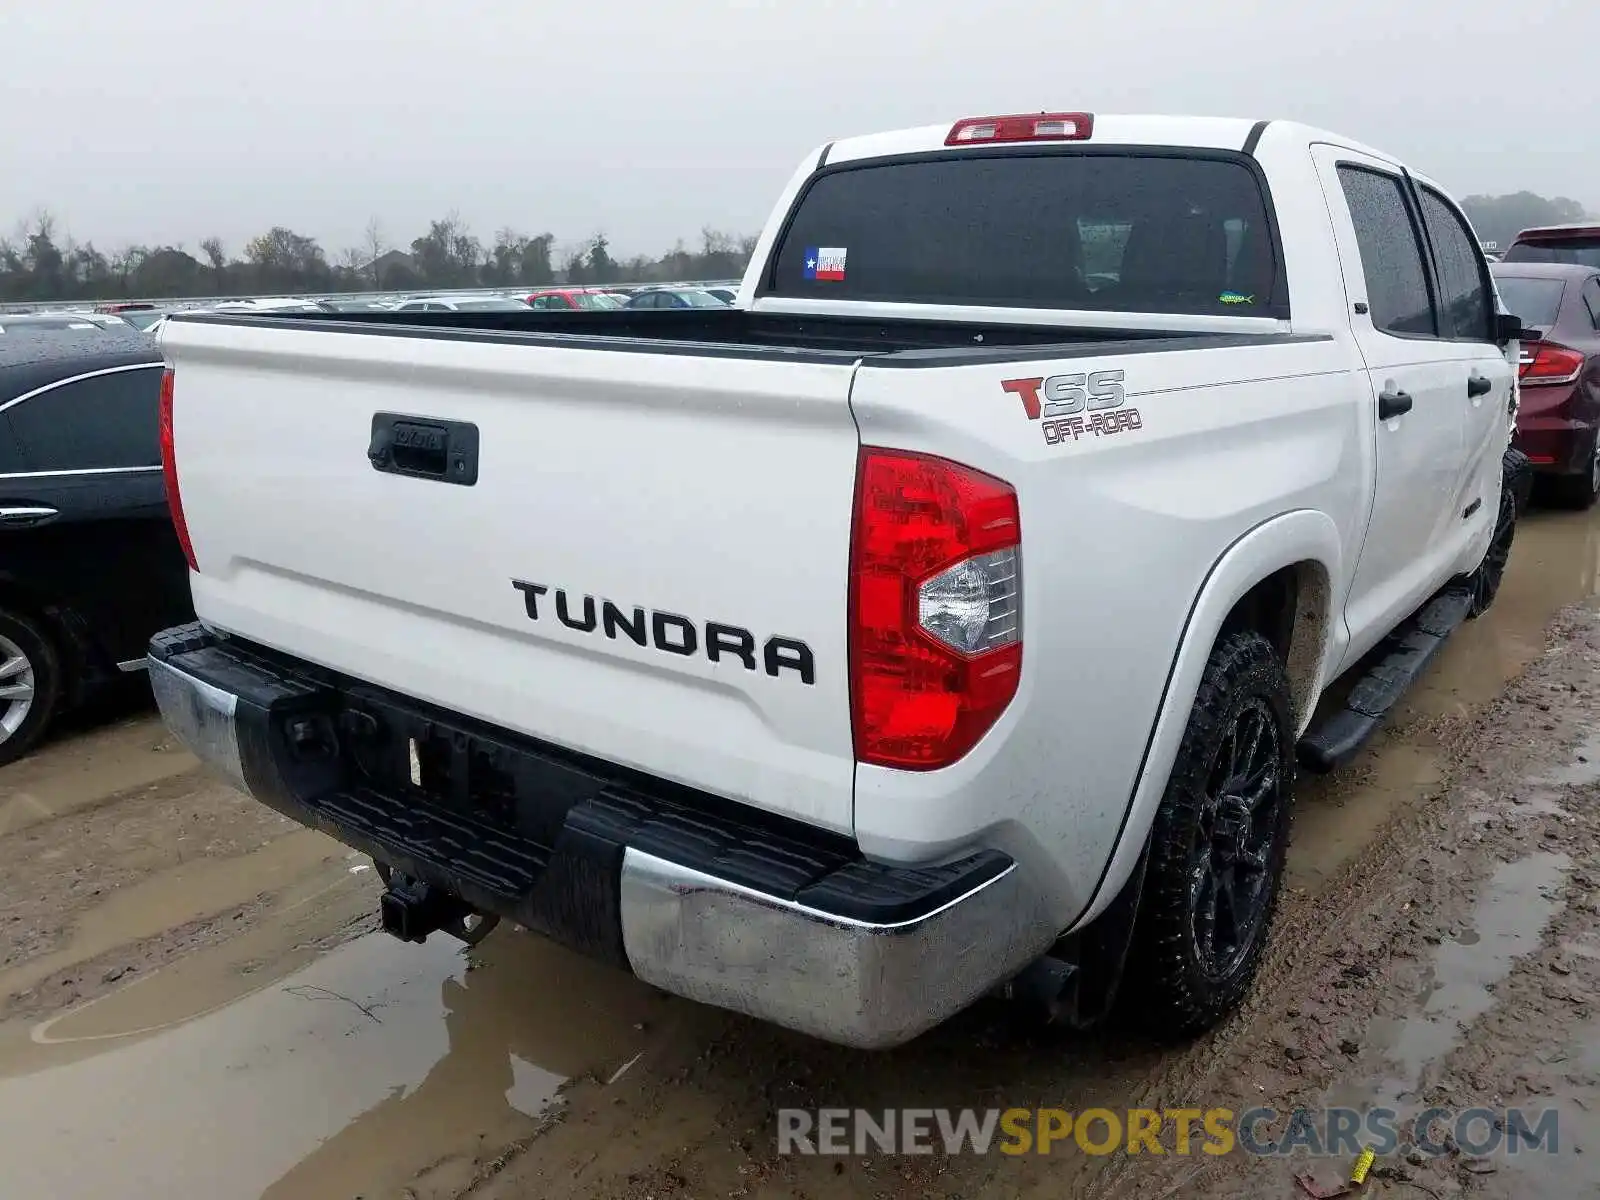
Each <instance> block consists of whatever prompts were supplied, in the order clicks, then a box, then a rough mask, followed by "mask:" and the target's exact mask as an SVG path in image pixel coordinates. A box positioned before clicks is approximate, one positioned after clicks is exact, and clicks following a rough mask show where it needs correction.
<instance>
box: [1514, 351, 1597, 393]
mask: <svg viewBox="0 0 1600 1200" xmlns="http://www.w3.org/2000/svg"><path fill="white" fill-rule="evenodd" d="M1581 370H1583V355H1582V354H1580V353H1579V352H1578V351H1576V350H1568V349H1567V348H1566V347H1565V346H1558V345H1556V344H1555V343H1554V342H1528V343H1526V344H1525V345H1524V346H1523V347H1522V361H1521V363H1520V365H1519V367H1518V371H1517V375H1518V378H1520V379H1521V380H1522V382H1523V383H1524V384H1540V383H1571V382H1572V381H1573V380H1574V379H1576V378H1577V377H1578V372H1579V371H1581Z"/></svg>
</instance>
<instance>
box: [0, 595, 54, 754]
mask: <svg viewBox="0 0 1600 1200" xmlns="http://www.w3.org/2000/svg"><path fill="white" fill-rule="evenodd" d="M19 662H20V663H21V664H22V666H20V667H19V666H18V665H17V664H18V663H19ZM24 688H27V689H29V690H28V693H27V695H26V696H24V695H23V694H22V691H23V689H24ZM60 697H61V656H60V654H59V653H58V652H57V650H56V647H55V643H54V642H52V641H51V640H50V637H49V634H48V633H47V632H46V631H45V629H44V627H43V626H41V625H40V624H39V623H38V622H37V621H36V620H34V619H33V618H31V617H26V616H23V615H22V614H20V613H14V612H9V611H7V610H5V609H0V766H4V765H5V764H6V763H9V762H14V761H15V760H17V759H19V758H21V757H22V756H23V755H24V754H26V753H27V752H28V751H29V750H31V749H33V747H34V745H35V744H36V743H37V742H38V740H39V739H40V737H42V736H43V735H44V731H45V728H46V726H48V725H49V723H50V718H51V716H52V715H53V714H54V712H55V708H56V703H57V701H58V700H59V699H60Z"/></svg>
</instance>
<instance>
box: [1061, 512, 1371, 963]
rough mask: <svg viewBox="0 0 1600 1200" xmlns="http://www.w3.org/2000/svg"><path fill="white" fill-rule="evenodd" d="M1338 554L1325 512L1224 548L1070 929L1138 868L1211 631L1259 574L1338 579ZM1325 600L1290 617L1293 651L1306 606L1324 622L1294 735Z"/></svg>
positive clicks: (1327, 655) (1325, 631)
mask: <svg viewBox="0 0 1600 1200" xmlns="http://www.w3.org/2000/svg"><path fill="white" fill-rule="evenodd" d="M1342 559H1343V552H1342V550H1341V544H1340V540H1339V531H1338V529H1337V527H1336V526H1335V525H1334V523H1333V521H1332V519H1331V518H1330V517H1328V515H1327V514H1326V513H1321V512H1316V511H1313V510H1311V509H1297V510H1296V511H1294V512H1290V513H1285V514H1283V515H1281V516H1277V517H1273V518H1270V519H1269V520H1267V521H1264V522H1262V523H1261V524H1260V525H1257V526H1255V527H1254V528H1253V529H1251V530H1250V531H1249V532H1247V533H1245V534H1243V535H1242V536H1241V537H1239V538H1238V539H1237V540H1236V541H1235V542H1233V544H1232V545H1230V546H1229V547H1228V548H1227V549H1226V550H1224V551H1223V553H1222V555H1221V557H1219V558H1218V559H1217V561H1216V562H1215V563H1214V564H1213V565H1212V567H1211V570H1210V571H1209V572H1208V573H1207V575H1206V578H1205V581H1204V582H1203V583H1202V584H1201V585H1200V591H1199V593H1198V594H1197V595H1196V596H1195V599H1194V603H1193V605H1192V606H1191V607H1190V609H1189V619H1188V621H1187V622H1186V624H1185V625H1184V629H1183V635H1182V638H1181V640H1180V642H1179V645H1178V649H1177V652H1176V653H1175V654H1174V656H1173V660H1172V666H1171V668H1170V670H1169V671H1168V674H1167V685H1166V688H1165V690H1164V691H1163V693H1162V696H1161V702H1160V707H1159V709H1158V711H1157V714H1156V719H1155V723H1154V725H1153V726H1152V727H1151V731H1150V737H1149V739H1148V741H1147V742H1146V744H1145V753H1144V761H1143V763H1142V764H1141V766H1140V769H1139V774H1138V777H1137V779H1136V780H1135V783H1134V787H1133V794H1132V796H1131V797H1130V799H1129V802H1128V807H1127V810H1126V812H1125V813H1124V815H1123V820H1122V828H1121V830H1120V831H1119V833H1118V835H1117V841H1116V844H1115V846H1114V847H1113V849H1112V851H1111V856H1110V858H1109V859H1108V861H1107V864H1106V869H1105V873H1104V874H1103V875H1102V876H1101V878H1100V882H1099V884H1098V886H1097V887H1096V888H1095V890H1094V894H1093V895H1092V896H1091V897H1090V899H1089V903H1088V905H1087V906H1086V907H1085V908H1084V910H1083V912H1082V913H1080V914H1079V915H1078V917H1077V919H1076V920H1075V921H1074V922H1073V923H1072V925H1071V926H1070V927H1069V929H1068V932H1074V931H1076V930H1078V929H1080V928H1082V927H1083V926H1084V925H1086V924H1088V923H1089V922H1090V921H1092V920H1094V919H1095V918H1096V917H1098V916H1099V915H1100V914H1101V913H1102V912H1104V911H1105V909H1106V907H1107V906H1108V905H1109V904H1110V903H1111V901H1112V900H1113V899H1114V898H1115V897H1116V895H1117V893H1118V892H1119V891H1121V890H1122V887H1123V886H1124V885H1125V884H1126V883H1127V881H1128V879H1129V878H1130V876H1131V875H1132V873H1133V871H1134V868H1135V867H1137V866H1138V864H1139V859H1140V856H1141V855H1142V854H1143V852H1144V847H1145V843H1146V841H1148V840H1149V837H1150V828H1151V826H1152V824H1153V823H1154V822H1155V815H1156V809H1157V808H1158V807H1159V805H1160V803H1161V797H1162V795H1163V793H1164V792H1165V791H1166V788H1167V779H1168V778H1169V776H1170V775H1171V773H1172V765H1173V763H1174V761H1175V760H1176V759H1177V757H1178V747H1179V744H1180V743H1181V742H1182V741H1183V733H1184V729H1185V728H1186V727H1187V726H1188V723H1189V712H1190V710H1191V709H1192V708H1193V707H1194V700H1195V696H1196V695H1197V694H1198V693H1199V691H1200V677H1201V676H1202V675H1203V674H1204V672H1205V667H1206V660H1207V659H1208V658H1210V656H1211V648H1212V646H1214V645H1215V644H1216V640H1217V635H1218V634H1219V633H1220V632H1221V630H1222V625H1223V622H1224V621H1225V620H1226V619H1227V617H1228V614H1229V613H1230V612H1231V611H1232V610H1233V607H1234V605H1236V604H1237V603H1238V602H1239V601H1240V600H1241V599H1242V598H1243V597H1244V596H1245V594H1246V593H1248V592H1249V591H1250V589H1251V588H1253V587H1255V585H1256V584H1258V583H1260V582H1261V581H1262V580H1263V579H1266V578H1267V577H1268V576H1270V575H1272V574H1273V573H1274V572H1276V571H1281V570H1283V569H1284V568H1285V567H1290V566H1294V565H1296V564H1299V563H1312V564H1316V565H1317V566H1318V567H1319V568H1320V570H1319V572H1318V573H1319V574H1324V576H1325V578H1326V579H1327V580H1330V581H1333V580H1338V579H1340V578H1341V577H1342V576H1341V562H1342ZM1330 599H1331V598H1330V597H1326V596H1325V597H1323V601H1324V602H1323V603H1322V604H1320V605H1318V606H1315V607H1312V608H1310V609H1309V610H1308V606H1307V605H1306V603H1305V602H1304V601H1305V598H1304V597H1302V602H1301V605H1300V611H1299V612H1298V613H1297V615H1296V626H1297V627H1296V630H1295V636H1294V640H1295V644H1296V646H1295V648H1296V651H1300V650H1301V648H1302V647H1303V646H1305V642H1304V641H1303V638H1302V634H1303V633H1311V631H1309V630H1304V631H1303V630H1302V629H1300V628H1299V621H1300V618H1301V617H1302V616H1303V615H1304V614H1305V613H1306V612H1307V611H1312V612H1316V613H1317V617H1316V619H1317V620H1319V621H1320V623H1321V625H1322V629H1321V630H1320V631H1317V634H1318V636H1317V641H1316V643H1313V644H1316V645H1319V646H1320V653H1317V654H1312V655H1306V656H1305V658H1306V659H1309V662H1307V668H1306V669H1308V670H1310V671H1311V672H1313V673H1314V674H1313V676H1312V678H1310V679H1308V680H1305V681H1304V684H1303V686H1298V687H1296V688H1295V691H1296V693H1303V694H1305V695H1306V696H1307V697H1308V701H1309V702H1308V703H1307V704H1306V705H1305V711H1304V713H1303V714H1302V715H1301V719H1300V726H1301V729H1300V730H1297V731H1296V732H1297V733H1299V732H1301V731H1303V729H1304V726H1305V724H1306V722H1307V721H1308V720H1309V718H1310V710H1311V709H1312V708H1314V707H1315V700H1316V697H1317V695H1318V694H1320V692H1321V689H1322V685H1323V683H1324V682H1325V681H1326V674H1327V671H1328V667H1329V663H1330V661H1331V658H1332V654H1331V651H1332V650H1333V649H1334V646H1333V642H1334V638H1333V631H1334V626H1335V622H1336V617H1335V615H1334V614H1335V613H1336V612H1337V611H1338V605H1337V604H1336V603H1331V602H1328V601H1329V600H1330ZM1296 657H1300V654H1296Z"/></svg>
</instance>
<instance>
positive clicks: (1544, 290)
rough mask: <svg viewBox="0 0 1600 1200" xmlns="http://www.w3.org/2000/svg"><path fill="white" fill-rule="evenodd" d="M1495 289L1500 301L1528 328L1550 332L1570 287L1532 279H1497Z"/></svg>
mask: <svg viewBox="0 0 1600 1200" xmlns="http://www.w3.org/2000/svg"><path fill="white" fill-rule="evenodd" d="M1494 285H1495V287H1496V288H1497V289H1498V290H1499V292H1500V299H1502V300H1503V301H1505V305H1506V307H1507V308H1508V309H1510V310H1511V311H1512V312H1513V313H1514V314H1516V317H1517V319H1518V320H1520V321H1521V322H1522V323H1523V324H1524V325H1529V326H1532V327H1533V328H1535V329H1549V328H1550V327H1551V326H1553V325H1554V324H1555V323H1556V318H1557V316H1559V315H1560V312H1561V296H1562V293H1564V292H1565V291H1566V290H1567V285H1566V284H1565V283H1564V282H1563V281H1562V280H1560V279H1532V278H1528V277H1525V276H1521V275H1497V276H1495V281H1494Z"/></svg>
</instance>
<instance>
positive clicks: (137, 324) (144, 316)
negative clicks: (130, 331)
mask: <svg viewBox="0 0 1600 1200" xmlns="http://www.w3.org/2000/svg"><path fill="white" fill-rule="evenodd" d="M117 315H118V316H119V317H121V318H122V319H123V320H124V321H126V322H127V323H128V324H129V325H132V326H133V327H134V328H135V329H137V330H140V331H141V332H148V331H149V329H150V328H151V326H153V325H155V324H156V322H158V321H159V320H161V318H162V317H164V316H166V315H167V314H166V313H165V312H164V311H162V310H161V309H159V308H155V307H151V308H142V309H134V310H132V311H129V312H123V313H118V314H117Z"/></svg>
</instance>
